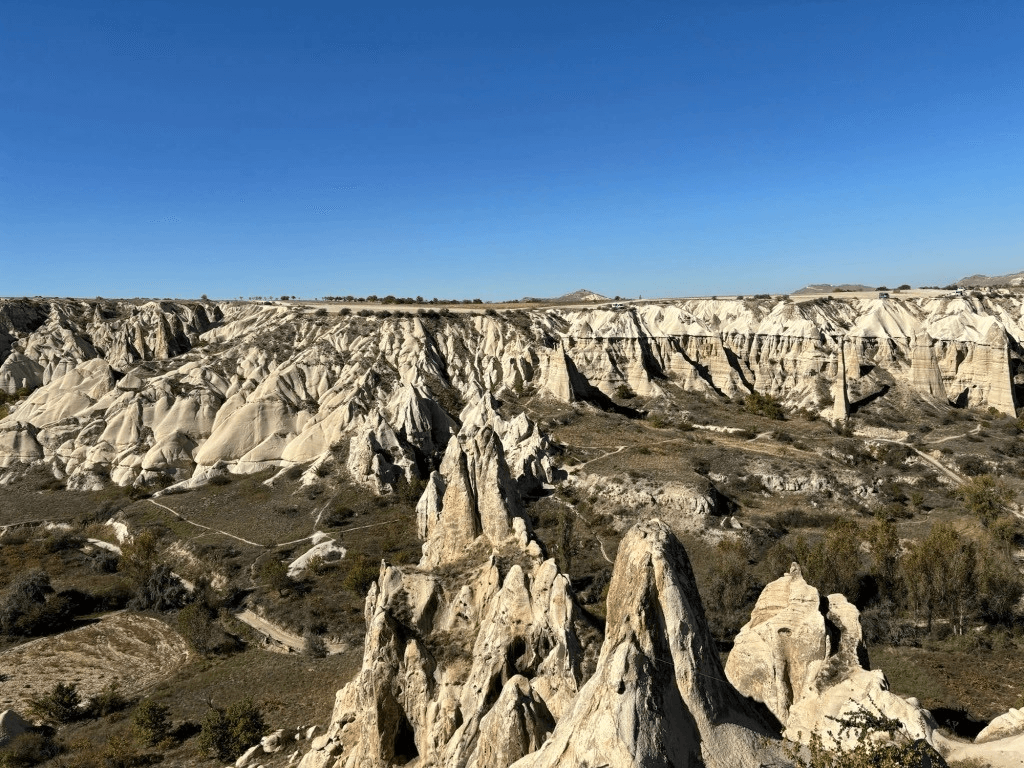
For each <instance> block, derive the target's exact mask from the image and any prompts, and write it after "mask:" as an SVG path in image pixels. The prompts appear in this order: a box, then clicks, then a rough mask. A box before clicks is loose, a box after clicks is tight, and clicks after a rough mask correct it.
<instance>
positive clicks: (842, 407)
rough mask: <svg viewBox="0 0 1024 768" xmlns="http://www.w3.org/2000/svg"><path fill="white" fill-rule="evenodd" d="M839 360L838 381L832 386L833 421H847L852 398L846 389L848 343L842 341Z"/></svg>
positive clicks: (837, 368)
mask: <svg viewBox="0 0 1024 768" xmlns="http://www.w3.org/2000/svg"><path fill="white" fill-rule="evenodd" d="M837 346H838V347H839V354H838V359H837V361H836V381H835V383H834V384H833V385H832V420H833V421H837V422H839V421H846V420H847V419H848V418H849V417H850V398H849V395H848V394H847V387H846V346H847V341H846V340H845V339H843V340H841V341H840V342H839V344H838V345H837Z"/></svg>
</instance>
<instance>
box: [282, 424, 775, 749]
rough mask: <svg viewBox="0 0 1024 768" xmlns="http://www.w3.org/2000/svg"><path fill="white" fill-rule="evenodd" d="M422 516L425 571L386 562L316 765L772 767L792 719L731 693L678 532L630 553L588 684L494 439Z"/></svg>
mask: <svg viewBox="0 0 1024 768" xmlns="http://www.w3.org/2000/svg"><path fill="white" fill-rule="evenodd" d="M467 423H469V422H467ZM419 512H420V520H419V530H420V534H421V536H422V537H423V538H424V539H425V541H424V546H423V558H422V560H421V561H420V563H419V565H418V566H417V567H397V566H392V565H389V564H387V563H382V564H381V570H380V575H379V577H378V579H377V581H376V583H375V584H374V585H373V586H372V587H371V588H370V592H369V595H368V596H367V598H366V608H365V612H364V618H365V621H366V626H367V633H366V639H365V644H364V651H363V665H362V668H361V670H360V671H359V673H358V674H357V675H356V677H355V678H354V679H353V680H352V681H351V682H350V683H349V684H348V685H346V686H345V687H344V688H343V689H342V690H341V691H339V693H338V697H337V700H336V703H335V707H334V712H333V714H332V717H331V723H330V725H329V727H328V729H327V730H326V731H325V733H324V734H323V735H322V736H320V737H318V738H316V739H314V740H313V742H312V744H311V749H310V751H309V752H308V753H307V754H306V755H305V756H304V757H303V759H302V762H301V764H300V765H301V766H302V768H321V766H328V765H330V766H335V767H337V768H355V767H356V766H359V767H360V768H362V767H364V766H365V767H368V768H384V767H385V766H393V765H402V764H407V763H410V762H412V761H416V764H417V765H419V766H421V767H422V768H428V767H430V766H437V767H440V766H444V767H445V768H506V766H509V765H512V764H513V763H515V764H516V765H517V766H522V768H527V767H528V766H537V767H539V766H555V765H558V766H570V765H572V766H578V765H590V764H593V765H596V764H604V765H609V766H614V767H616V768H618V766H632V765H641V764H642V765H652V766H653V765H664V766H687V765H692V766H698V765H700V766H708V767H709V768H710V767H714V766H722V767H723V768H724V767H725V766H755V765H758V766H759V765H765V764H766V760H767V761H768V763H770V762H771V760H770V758H772V755H773V753H772V750H771V748H769V747H766V746H765V744H766V740H769V739H771V738H773V737H777V733H778V723H776V722H774V721H773V718H772V716H771V714H770V713H769V712H768V710H767V709H765V708H763V707H761V706H760V705H757V704H755V703H754V702H752V701H750V700H749V699H746V698H744V697H743V696H741V695H740V694H739V693H738V692H737V691H736V690H735V689H734V688H733V687H732V686H731V685H730V684H729V683H728V682H727V681H726V679H725V674H724V672H723V670H722V667H721V662H720V661H719V659H718V656H717V653H716V652H715V649H714V644H713V641H712V639H711V635H710V632H709V630H708V628H707V624H706V621H705V619H704V612H703V607H702V606H701V603H700V597H699V595H698V594H697V590H696V586H695V583H694V579H693V573H692V571H691V569H690V565H689V561H688V560H687V558H686V553H685V551H684V550H683V548H682V545H680V543H679V542H678V540H677V539H676V538H675V536H674V535H673V534H672V532H671V530H670V529H669V527H668V526H667V525H665V524H664V523H662V522H660V521H657V520H653V521H648V522H646V523H641V524H640V525H638V526H637V527H636V528H635V529H633V530H632V531H631V532H630V533H629V534H628V535H627V536H626V538H625V539H624V540H623V542H622V544H621V546H620V548H619V553H618V557H617V559H616V563H615V570H614V575H613V578H612V582H611V585H610V591H609V602H608V605H609V615H608V623H607V634H606V637H605V641H604V644H603V646H602V648H601V652H600V656H599V658H598V659H597V662H596V671H594V673H593V675H592V676H591V677H590V679H589V681H586V685H584V682H585V675H586V668H587V664H586V659H587V657H588V656H589V657H590V658H591V659H592V658H593V656H594V654H595V653H596V648H595V647H594V643H595V634H596V633H595V632H594V629H593V628H592V627H588V626H587V625H586V623H585V622H584V619H583V615H582V613H581V611H580V609H579V607H578V606H577V603H576V599H575V597H574V595H573V592H572V588H571V585H570V583H569V580H568V579H567V578H566V577H565V576H564V575H563V574H561V573H560V572H559V569H558V566H557V565H556V564H555V562H554V560H545V559H544V556H543V553H542V549H541V547H540V546H539V544H538V543H537V542H536V541H533V540H532V536H531V534H530V531H529V528H528V526H527V523H526V521H525V520H524V519H523V516H522V509H521V505H520V502H519V497H518V492H517V487H516V485H515V483H514V482H513V481H512V478H511V475H510V473H509V471H508V467H507V464H506V462H505V454H504V449H503V447H502V444H501V441H500V439H499V438H498V436H497V434H496V432H495V431H494V430H493V429H492V428H491V427H490V426H483V427H479V428H478V427H472V428H470V429H469V430H467V433H466V434H463V433H461V432H460V434H459V435H458V436H456V437H455V438H452V439H451V440H450V441H449V443H448V448H447V451H446V453H445V458H444V461H443V462H442V465H441V468H440V471H439V472H437V473H435V474H434V475H432V477H431V480H430V482H429V483H428V486H427V489H426V491H425V492H424V495H423V498H422V499H421V501H420V504H419ZM584 637H589V638H590V640H589V643H588V642H584V640H583V638H584ZM588 761H589V762H588ZM599 761H603V762H599Z"/></svg>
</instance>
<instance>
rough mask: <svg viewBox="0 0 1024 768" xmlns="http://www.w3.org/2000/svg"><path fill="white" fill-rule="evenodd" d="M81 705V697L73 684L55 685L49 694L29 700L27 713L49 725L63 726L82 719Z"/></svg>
mask: <svg viewBox="0 0 1024 768" xmlns="http://www.w3.org/2000/svg"><path fill="white" fill-rule="evenodd" d="M81 703H82V697H81V695H80V694H79V693H78V686H77V685H76V684H75V683H56V684H54V686H53V688H51V689H50V690H49V692H47V693H44V694H43V695H42V696H38V697H36V698H32V699H29V702H28V713H29V715H30V716H31V717H33V718H35V719H37V720H42V721H43V722H44V723H48V724H50V725H64V724H66V723H72V722H74V721H75V720H78V719H79V718H80V717H82V715H83V714H84V712H83V710H82V709H81V707H80V705H81Z"/></svg>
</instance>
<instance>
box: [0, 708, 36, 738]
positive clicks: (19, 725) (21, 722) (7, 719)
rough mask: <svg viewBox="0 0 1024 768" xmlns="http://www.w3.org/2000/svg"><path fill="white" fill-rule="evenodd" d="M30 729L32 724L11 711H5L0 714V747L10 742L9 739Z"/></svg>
mask: <svg viewBox="0 0 1024 768" xmlns="http://www.w3.org/2000/svg"><path fill="white" fill-rule="evenodd" d="M31 727H32V723H30V722H29V721H28V720H26V719H25V718H23V717H22V716H21V715H19V714H18V713H17V712H15V711H14V710H13V709H5V710H4V711H3V712H0V747H2V746H4V745H5V744H7V743H8V742H10V741H11V739H14V738H17V737H18V736H20V735H21V734H23V733H24V732H25V731H27V730H28V729H29V728H31Z"/></svg>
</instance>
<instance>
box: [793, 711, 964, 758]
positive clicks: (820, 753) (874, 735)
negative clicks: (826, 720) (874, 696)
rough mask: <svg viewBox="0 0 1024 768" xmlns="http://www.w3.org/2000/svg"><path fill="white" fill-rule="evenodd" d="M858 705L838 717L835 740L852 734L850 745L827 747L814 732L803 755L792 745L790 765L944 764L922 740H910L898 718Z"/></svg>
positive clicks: (939, 756) (846, 737)
mask: <svg viewBox="0 0 1024 768" xmlns="http://www.w3.org/2000/svg"><path fill="white" fill-rule="evenodd" d="M872 704H873V702H872ZM859 706H860V709H858V710H857V711H856V712H853V713H851V714H849V715H846V716H845V717H842V718H839V719H838V723H839V741H840V742H847V741H848V740H850V739H851V737H852V741H853V745H852V746H850V747H849V748H841V747H838V746H834V747H827V746H826V745H825V743H824V741H823V740H822V738H821V736H820V735H818V734H816V733H815V734H812V736H811V741H810V744H809V745H808V753H809V755H808V757H807V758H805V757H804V756H803V755H801V754H800V751H799V750H798V749H796V748H792V749H791V750H790V755H789V757H790V759H792V760H793V762H794V764H795V765H796V766H798V768H939V767H940V766H944V765H945V764H946V762H945V760H943V759H942V756H941V755H939V753H938V752H936V751H935V750H934V749H933V748H932V747H931V746H930V745H929V744H928V742H926V741H925V740H924V739H916V740H915V739H912V738H911V737H910V735H909V734H908V733H907V729H906V728H905V727H904V725H903V723H901V722H900V721H899V720H895V719H893V718H891V717H886V716H885V715H883V714H881V713H879V714H876V713H874V712H872V711H870V710H868V709H867V708H865V707H864V706H863V705H859Z"/></svg>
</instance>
